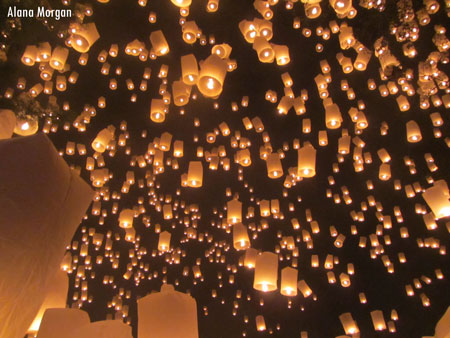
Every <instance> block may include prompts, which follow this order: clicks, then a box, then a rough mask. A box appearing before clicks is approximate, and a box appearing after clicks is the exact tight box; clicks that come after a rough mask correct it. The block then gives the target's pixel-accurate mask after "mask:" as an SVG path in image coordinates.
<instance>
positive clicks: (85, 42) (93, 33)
mask: <svg viewBox="0 0 450 338" xmlns="http://www.w3.org/2000/svg"><path fill="white" fill-rule="evenodd" d="M69 32H70V33H71V36H70V38H69V39H70V45H71V46H72V48H73V49H75V50H76V51H77V52H80V53H86V52H87V51H89V49H90V48H91V46H92V45H93V44H94V43H95V42H96V41H97V40H98V39H99V37H100V35H99V33H98V31H97V27H96V26H95V23H93V22H91V23H87V24H83V25H78V24H74V25H71V26H70V28H69Z"/></svg>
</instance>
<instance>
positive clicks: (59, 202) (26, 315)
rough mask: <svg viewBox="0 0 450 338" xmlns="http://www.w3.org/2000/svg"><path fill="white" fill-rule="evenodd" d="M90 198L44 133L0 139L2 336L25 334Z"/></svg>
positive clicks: (90, 193)
mask: <svg viewBox="0 0 450 338" xmlns="http://www.w3.org/2000/svg"><path fill="white" fill-rule="evenodd" d="M92 198H93V191H92V189H91V188H90V186H89V185H88V184H86V183H85V182H84V181H83V180H82V179H81V178H80V177H79V176H78V175H76V174H75V173H74V172H72V170H70V168H69V167H68V166H67V164H66V163H65V161H64V160H63V159H62V158H61V157H60V156H59V155H58V153H57V151H56V149H55V147H54V146H53V144H52V143H51V141H50V140H49V139H48V137H47V136H46V135H45V134H36V135H33V136H28V137H16V138H12V139H6V140H0V252H1V255H0V299H1V301H0V337H8V338H22V337H23V336H24V335H25V333H26V331H27V329H28V328H29V326H30V324H31V323H32V321H33V319H34V318H35V316H36V314H37V312H38V310H39V308H40V306H41V304H42V302H43V301H44V298H45V295H46V294H48V292H49V290H50V289H51V288H52V287H53V286H52V285H51V283H50V282H51V280H52V279H53V278H54V276H55V273H56V271H57V270H58V269H59V265H60V263H61V260H62V258H63V256H64V252H65V248H66V245H67V244H69V242H70V240H71V239H72V236H73V235H74V233H75V230H76V228H77V227H78V225H79V223H80V221H81V219H82V217H83V215H84V212H85V211H86V209H87V208H88V206H89V204H90V203H91V201H92Z"/></svg>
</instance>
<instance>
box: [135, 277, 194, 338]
mask: <svg viewBox="0 0 450 338" xmlns="http://www.w3.org/2000/svg"><path fill="white" fill-rule="evenodd" d="M137 303H138V338H198V326H197V303H196V301H195V299H194V298H193V297H191V296H190V295H188V294H185V293H182V292H177V291H175V289H174V287H173V286H172V285H167V284H164V285H163V286H162V287H161V292H157V293H152V294H149V295H147V296H145V297H144V298H141V299H139V300H138V301H137Z"/></svg>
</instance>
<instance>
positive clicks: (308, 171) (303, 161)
mask: <svg viewBox="0 0 450 338" xmlns="http://www.w3.org/2000/svg"><path fill="white" fill-rule="evenodd" d="M297 170H298V175H299V176H301V177H313V176H315V174H316V150H315V149H314V147H313V146H312V145H311V144H307V145H305V146H303V147H301V148H299V149H298V163H297Z"/></svg>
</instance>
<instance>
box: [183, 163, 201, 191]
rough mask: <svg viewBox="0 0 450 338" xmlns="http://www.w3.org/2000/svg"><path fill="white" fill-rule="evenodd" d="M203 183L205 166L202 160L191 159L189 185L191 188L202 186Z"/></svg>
mask: <svg viewBox="0 0 450 338" xmlns="http://www.w3.org/2000/svg"><path fill="white" fill-rule="evenodd" d="M202 184H203V166H202V162H200V161H190V162H189V169H188V173H187V185H188V186H189V187H191V188H200V187H201V186H202Z"/></svg>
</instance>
